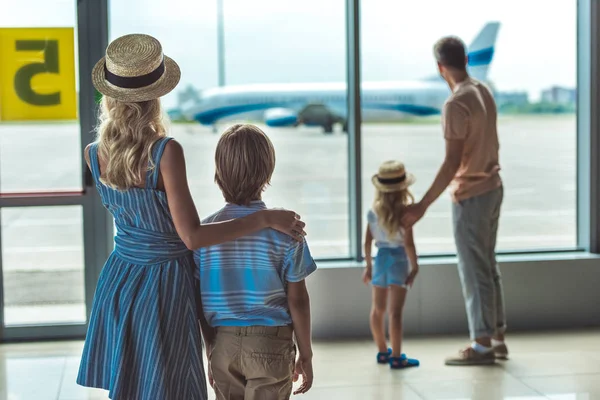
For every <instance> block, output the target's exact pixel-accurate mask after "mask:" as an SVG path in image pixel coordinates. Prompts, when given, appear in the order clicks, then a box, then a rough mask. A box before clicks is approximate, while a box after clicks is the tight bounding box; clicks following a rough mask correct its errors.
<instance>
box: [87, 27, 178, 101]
mask: <svg viewBox="0 0 600 400" xmlns="http://www.w3.org/2000/svg"><path fill="white" fill-rule="evenodd" d="M180 77H181V71H180V69H179V66H178V65H177V63H176V62H175V61H173V60H172V59H171V58H169V57H167V56H165V55H163V52H162V46H161V45H160V42H159V41H158V40H156V39H155V38H153V37H152V36H148V35H140V34H134V35H126V36H121V37H120V38H118V39H115V40H114V41H113V42H111V44H109V45H108V48H107V49H106V56H105V57H102V59H101V60H100V61H98V63H97V64H96V66H95V67H94V70H93V71H92V82H93V84H94V86H95V87H96V89H98V91H99V92H100V93H102V94H103V95H105V96H108V97H112V98H114V99H116V100H119V101H122V102H126V103H134V102H142V101H148V100H154V99H158V98H159V97H162V96H164V95H166V94H167V93H169V92H170V91H171V90H173V89H174V88H175V86H177V84H178V83H179V78H180Z"/></svg>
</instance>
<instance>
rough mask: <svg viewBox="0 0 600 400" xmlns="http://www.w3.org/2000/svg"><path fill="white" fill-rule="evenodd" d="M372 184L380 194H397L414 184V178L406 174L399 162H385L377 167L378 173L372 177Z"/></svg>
mask: <svg viewBox="0 0 600 400" xmlns="http://www.w3.org/2000/svg"><path fill="white" fill-rule="evenodd" d="M372 182H373V185H375V187H376V188H377V189H378V190H380V191H381V192H384V193H391V192H399V191H401V190H405V189H406V188H408V187H409V186H410V185H412V184H413V183H415V176H414V175H413V174H407V173H406V170H405V169H404V164H402V163H401V162H399V161H386V162H384V163H383V164H381V166H380V167H379V172H377V174H375V175H373V178H372Z"/></svg>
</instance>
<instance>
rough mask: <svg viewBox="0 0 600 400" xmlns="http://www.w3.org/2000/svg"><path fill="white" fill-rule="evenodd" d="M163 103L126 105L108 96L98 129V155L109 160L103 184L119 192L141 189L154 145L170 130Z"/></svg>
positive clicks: (150, 168) (104, 172) (151, 164)
mask: <svg viewBox="0 0 600 400" xmlns="http://www.w3.org/2000/svg"><path fill="white" fill-rule="evenodd" d="M164 118H165V117H164V115H163V112H162V109H161V106H160V100H159V99H156V100H150V101H145V102H141V103H122V102H120V101H117V100H115V99H113V98H110V97H106V96H104V97H103V98H102V106H101V112H100V117H99V123H98V127H97V137H96V140H97V141H98V155H99V157H100V158H101V159H102V160H105V161H106V167H105V170H104V171H103V178H101V182H102V183H103V184H105V185H106V186H109V187H111V188H113V189H116V190H127V189H129V188H132V187H139V186H141V185H142V184H143V183H144V181H145V179H146V172H147V171H148V170H152V169H153V168H155V167H156V166H155V165H154V164H153V162H152V146H153V145H154V143H155V142H156V141H157V140H158V139H160V138H162V137H165V136H166V134H167V129H166V126H165V120H164Z"/></svg>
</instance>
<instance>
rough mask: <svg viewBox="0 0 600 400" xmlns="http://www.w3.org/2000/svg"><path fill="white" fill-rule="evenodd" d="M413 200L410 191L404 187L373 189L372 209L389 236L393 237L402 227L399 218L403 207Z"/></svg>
mask: <svg viewBox="0 0 600 400" xmlns="http://www.w3.org/2000/svg"><path fill="white" fill-rule="evenodd" d="M414 201H415V198H414V197H413V195H412V193H410V191H409V190H408V188H406V189H402V190H400V191H397V192H382V191H381V190H378V189H376V190H375V201H374V202H373V211H374V212H375V214H377V219H378V220H379V222H380V223H381V226H382V227H383V229H385V231H386V233H387V234H388V236H389V237H394V236H396V235H397V234H398V233H400V231H401V229H402V224H401V219H402V216H403V215H404V209H405V207H406V206H408V205H409V204H412V203H413V202H414Z"/></svg>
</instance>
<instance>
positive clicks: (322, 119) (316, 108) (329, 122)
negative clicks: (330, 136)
mask: <svg viewBox="0 0 600 400" xmlns="http://www.w3.org/2000/svg"><path fill="white" fill-rule="evenodd" d="M298 122H299V123H302V124H305V125H308V126H322V127H323V131H324V132H325V133H332V132H333V125H335V124H337V123H340V124H343V125H345V121H344V119H343V118H341V117H340V116H338V115H336V114H335V113H334V112H333V111H331V110H330V109H329V108H327V106H325V105H324V104H317V103H313V104H309V105H307V106H306V107H304V108H303V109H302V110H301V111H300V112H299V113H298Z"/></svg>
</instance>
